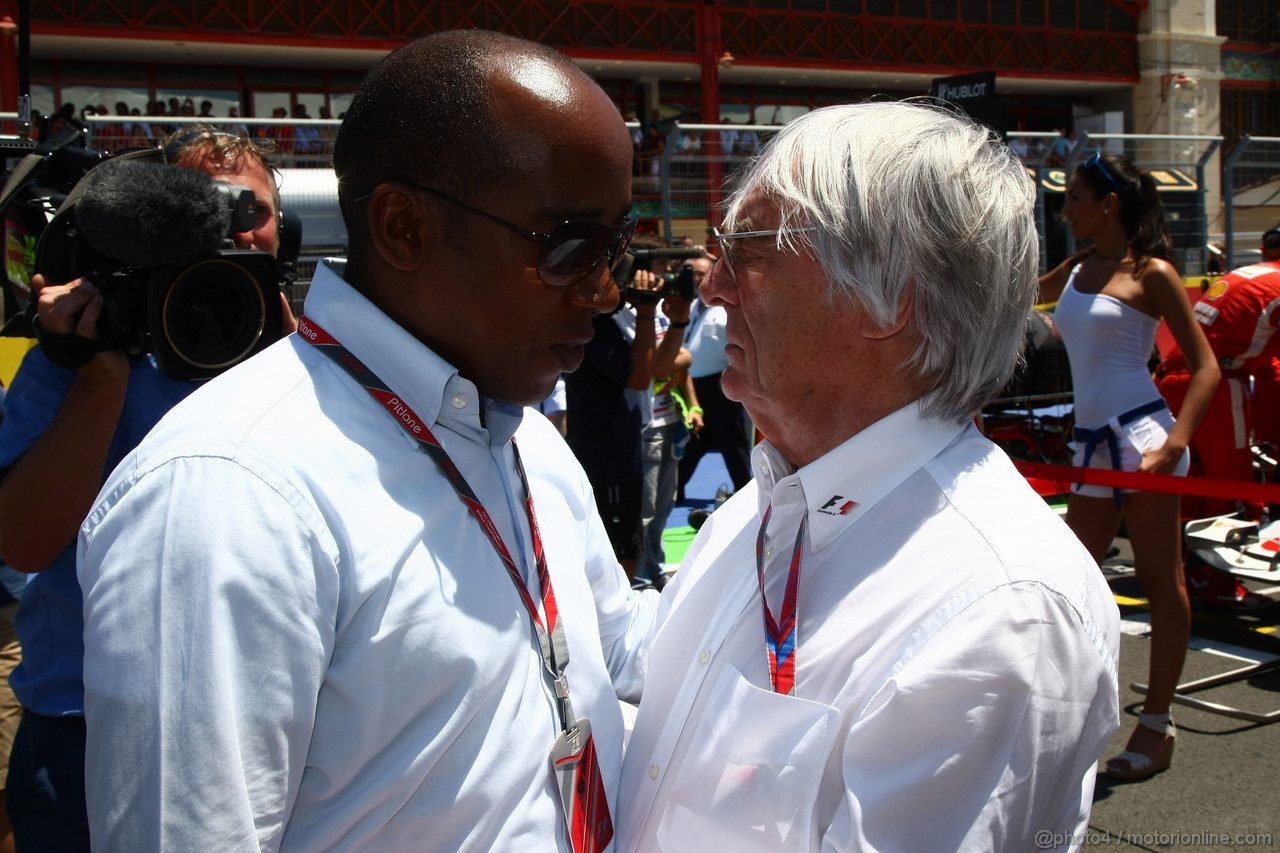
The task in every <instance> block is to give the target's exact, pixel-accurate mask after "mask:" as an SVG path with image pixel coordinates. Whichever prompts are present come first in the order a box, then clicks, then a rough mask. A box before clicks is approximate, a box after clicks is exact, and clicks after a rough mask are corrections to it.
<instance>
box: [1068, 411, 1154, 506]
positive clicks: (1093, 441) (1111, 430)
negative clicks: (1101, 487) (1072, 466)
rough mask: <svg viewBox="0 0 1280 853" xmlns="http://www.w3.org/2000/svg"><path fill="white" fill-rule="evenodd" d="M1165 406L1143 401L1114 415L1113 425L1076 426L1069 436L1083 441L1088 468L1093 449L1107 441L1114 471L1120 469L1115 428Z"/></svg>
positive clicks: (1117, 502) (1117, 492)
mask: <svg viewBox="0 0 1280 853" xmlns="http://www.w3.org/2000/svg"><path fill="white" fill-rule="evenodd" d="M1164 408H1166V406H1165V402H1164V400H1163V399H1161V400H1152V401H1151V402H1150V403H1143V404H1142V405H1141V406H1138V408H1136V409H1130V410H1129V411H1127V412H1124V413H1123V414H1121V415H1119V416H1118V417H1116V419H1115V422H1114V426H1113V425H1112V424H1110V423H1108V424H1107V425H1105V426H1100V427H1098V428H1097V429H1085V428H1084V427H1076V428H1075V429H1074V430H1072V432H1071V437H1072V438H1073V439H1074V440H1075V441H1077V442H1081V441H1083V442H1084V465H1083V466H1082V467H1085V468H1088V467H1089V461H1090V460H1091V459H1093V451H1095V450H1097V449H1098V445H1099V444H1101V443H1102V442H1103V441H1105V442H1106V443H1107V450H1108V452H1110V454H1111V468H1112V470H1114V471H1119V470H1120V442H1119V441H1117V440H1116V429H1117V428H1118V427H1122V426H1125V425H1126V424H1131V423H1133V422H1134V421H1136V420H1137V419H1138V418H1141V417H1146V416H1147V415H1152V414H1155V413H1156V412H1158V411H1160V410H1161V409H1164ZM1081 485H1083V484H1082V483H1077V484H1076V491H1077V492H1078V491H1080V486H1081ZM1113 491H1114V493H1115V502H1116V506H1120V488H1119V487H1118V486H1117V487H1116V488H1115V489H1114V490H1113Z"/></svg>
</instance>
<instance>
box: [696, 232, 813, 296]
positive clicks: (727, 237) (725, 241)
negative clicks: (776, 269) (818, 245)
mask: <svg viewBox="0 0 1280 853" xmlns="http://www.w3.org/2000/svg"><path fill="white" fill-rule="evenodd" d="M817 230H818V229H817V228H814V227H812V226H809V227H806V228H775V229H774V230H772V231H734V232H732V233H729V234H726V233H724V232H723V231H721V230H720V229H719V228H716V227H714V226H712V228H711V237H712V239H714V240H715V241H716V244H717V245H718V246H719V247H720V257H721V259H723V260H724V265H725V266H726V267H728V269H729V278H731V279H732V280H733V283H734V284H737V283H738V273H737V272H736V271H734V269H733V252H734V244H735V243H737V242H738V241H739V240H745V239H746V238H748V237H774V238H776V237H777V236H778V235H780V234H807V233H809V232H811V231H817Z"/></svg>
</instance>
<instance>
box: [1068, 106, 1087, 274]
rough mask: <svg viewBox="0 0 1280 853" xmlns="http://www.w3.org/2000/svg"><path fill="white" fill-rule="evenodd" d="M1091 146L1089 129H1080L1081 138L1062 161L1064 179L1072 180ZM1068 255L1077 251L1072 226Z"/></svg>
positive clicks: (1069, 233) (1069, 230)
mask: <svg viewBox="0 0 1280 853" xmlns="http://www.w3.org/2000/svg"><path fill="white" fill-rule="evenodd" d="M1088 146H1089V131H1087V130H1082V131H1080V138H1079V139H1077V140H1076V144H1075V145H1073V146H1071V150H1070V151H1068V152H1067V159H1066V160H1065V161H1063V163H1062V172H1063V177H1064V181H1066V182H1070V180H1071V173H1072V172H1074V171H1075V170H1076V163H1077V162H1079V160H1080V155H1081V154H1083V153H1084V150H1085V149H1086V148H1087V147H1088ZM1065 230H1066V234H1067V241H1066V242H1067V257H1068V258H1069V257H1071V256H1072V255H1074V254H1075V253H1076V237H1075V235H1074V234H1072V233H1071V228H1070V227H1067V228H1066V229H1065Z"/></svg>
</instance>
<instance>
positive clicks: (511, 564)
mask: <svg viewBox="0 0 1280 853" xmlns="http://www.w3.org/2000/svg"><path fill="white" fill-rule="evenodd" d="M298 334H299V336H300V337H301V338H302V339H303V340H305V341H306V342H307V343H309V344H311V345H313V346H314V347H315V348H316V349H317V350H319V351H320V352H322V353H324V354H325V355H326V356H328V357H329V358H331V359H333V361H334V362H335V363H337V364H338V365H339V366H340V367H342V369H343V370H345V371H347V373H349V374H350V375H351V377H352V378H353V379H355V380H356V382H358V383H359V384H360V386H361V387H362V388H364V389H365V390H366V391H368V392H369V395H370V396H371V397H373V398H374V399H375V400H377V401H378V403H379V404H381V405H382V407H383V408H385V409H386V410H387V411H388V412H389V413H390V414H391V416H392V417H393V418H394V419H395V422H396V423H397V424H399V425H400V427H401V428H402V429H404V430H405V432H407V433H409V435H410V436H412V437H413V439H414V440H415V441H416V442H417V443H418V448H419V449H420V450H422V452H424V453H426V454H427V456H429V457H430V458H431V461H432V462H434V463H435V465H436V468H437V469H438V470H439V471H440V473H441V474H442V475H443V476H444V478H445V479H446V480H448V481H449V485H451V486H452V487H453V490H454V492H456V493H457V495H458V499H459V500H461V501H462V503H463V504H464V505H465V506H466V507H467V510H468V511H469V512H470V513H471V516H472V517H473V518H474V519H475V520H476V522H477V523H478V524H479V525H480V528H481V529H482V530H483V531H484V534H485V536H486V537H487V538H488V539H489V542H490V543H491V544H492V545H493V547H494V550H495V551H497V552H498V557H499V559H501V560H502V564H503V566H504V567H505V568H506V570H507V575H508V576H509V577H510V578H511V582H512V583H513V584H515V587H516V591H517V593H519V595H520V600H521V602H522V603H523V604H524V606H525V609H526V610H527V611H528V613H529V618H530V621H531V623H532V625H533V631H534V634H535V636H536V637H537V639H538V648H539V650H540V651H541V653H542V662H543V668H544V669H545V670H546V672H547V674H548V675H549V676H550V678H551V683H552V686H553V688H554V690H555V696H556V711H557V714H558V716H559V718H560V733H559V735H558V736H557V737H556V739H555V742H554V743H553V744H552V746H551V758H550V761H551V769H552V772H553V773H554V776H555V780H556V788H557V789H558V790H559V792H560V801H561V803H562V805H563V806H564V819H565V828H566V830H567V831H568V834H569V841H570V843H571V844H572V846H573V850H574V853H600V851H603V850H604V848H605V847H607V846H608V845H609V842H610V841H612V840H613V821H612V819H611V818H610V816H609V803H608V800H607V798H606V796H605V790H604V780H603V778H602V777H601V775H600V762H599V758H598V756H597V755H596V747H595V740H594V739H593V738H592V735H591V722H590V720H588V719H587V718H585V717H582V718H577V717H575V716H574V714H573V706H572V705H571V704H570V703H569V681H568V679H567V678H566V677H565V668H566V667H567V666H568V665H569V643H568V640H567V638H566V636H565V632H564V623H563V620H561V619H560V613H559V609H558V608H557V606H556V596H555V590H554V589H552V586H551V574H550V572H549V571H548V570H547V559H546V555H545V553H544V551H543V548H542V535H541V533H540V532H539V530H538V519H537V516H536V514H535V513H534V510H533V492H531V491H530V490H529V479H528V477H527V476H526V475H525V470H524V463H523V462H522V461H521V460H520V450H519V448H518V447H517V445H516V440H515V438H514V437H513V438H512V439H511V450H512V454H513V455H514V457H515V462H516V471H517V473H518V474H519V475H520V485H521V486H522V487H523V488H524V494H525V511H526V513H527V514H528V517H529V531H530V534H531V535H532V538H533V554H534V560H535V563H536V566H537V571H538V584H539V586H540V587H541V588H542V610H543V612H544V613H545V614H546V617H547V619H546V624H545V625H544V624H543V621H542V617H541V615H539V613H538V608H537V606H536V605H535V604H534V601H533V596H532V595H530V593H529V587H528V585H527V584H525V582H524V577H523V576H522V575H521V573H520V569H519V567H518V566H517V565H516V563H515V560H514V559H512V557H511V552H510V551H509V550H508V548H507V546H506V543H505V542H503V541H502V534H501V533H499V532H498V528H497V527H496V526H495V525H494V523H493V519H492V518H491V517H490V516H489V512H488V510H486V509H485V508H484V505H483V504H482V503H481V502H480V499H479V498H478V497H477V496H476V493H475V491H474V490H472V488H471V486H470V485H469V484H468V483H467V481H466V479H465V478H464V477H463V476H462V472H461V471H460V470H459V469H458V466H457V465H455V464H454V463H453V460H452V459H450V458H449V454H448V453H447V452H446V451H445V449H444V446H443V445H442V444H441V443H440V441H439V440H438V439H437V438H436V437H435V436H434V435H433V434H432V433H431V430H430V428H428V427H427V425H426V423H425V422H424V421H423V420H422V418H420V417H418V415H417V413H416V412H414V411H413V409H411V408H410V407H409V405H408V404H407V403H405V402H404V401H403V400H402V399H401V398H400V397H399V396H398V395H396V393H395V392H394V391H392V390H391V388H390V387H388V386H387V384H386V383H384V382H383V381H382V380H381V379H379V378H378V376H377V374H375V373H374V372H373V371H372V370H370V369H369V368H368V367H366V366H365V364H364V363H363V362H362V361H360V359H358V358H356V356H355V355H354V354H353V353H352V352H351V351H350V350H348V349H347V348H346V347H344V346H343V345H342V344H341V343H339V342H338V340H337V339H336V338H334V337H333V336H332V335H330V334H329V333H328V332H326V331H325V330H324V329H323V328H321V327H320V326H318V325H316V323H315V322H314V321H313V320H311V319H310V318H309V317H307V316H305V315H304V316H302V317H301V318H300V319H299V320H298Z"/></svg>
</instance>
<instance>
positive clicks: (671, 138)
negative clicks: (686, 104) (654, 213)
mask: <svg viewBox="0 0 1280 853" xmlns="http://www.w3.org/2000/svg"><path fill="white" fill-rule="evenodd" d="M678 125H679V122H672V123H671V127H669V128H667V135H666V136H665V137H664V138H663V140H662V156H661V157H659V158H658V187H659V190H660V191H661V193H662V236H663V237H665V238H666V240H667V243H668V244H670V243H671V149H672V148H673V147H674V146H675V141H676V128H677V126H678Z"/></svg>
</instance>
